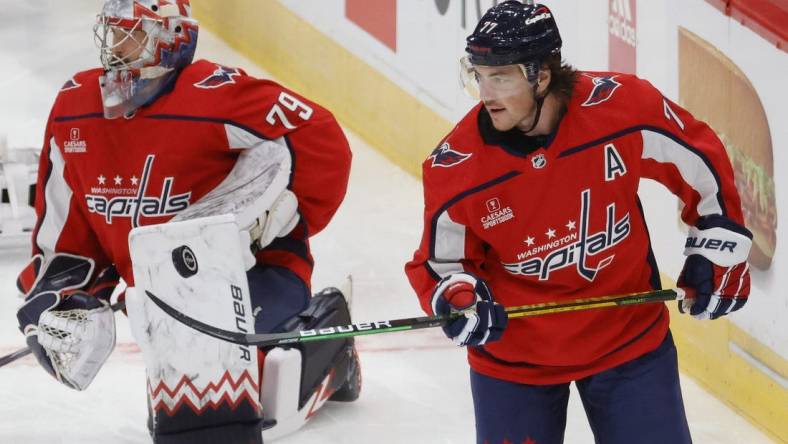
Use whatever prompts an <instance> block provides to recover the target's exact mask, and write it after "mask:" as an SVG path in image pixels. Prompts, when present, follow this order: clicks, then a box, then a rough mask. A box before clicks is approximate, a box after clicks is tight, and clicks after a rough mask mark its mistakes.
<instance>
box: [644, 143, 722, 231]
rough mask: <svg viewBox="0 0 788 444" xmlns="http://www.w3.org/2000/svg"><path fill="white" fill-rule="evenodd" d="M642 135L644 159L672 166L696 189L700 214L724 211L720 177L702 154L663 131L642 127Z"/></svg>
mask: <svg viewBox="0 0 788 444" xmlns="http://www.w3.org/2000/svg"><path fill="white" fill-rule="evenodd" d="M641 135H642V137H643V155H642V157H643V159H653V160H654V161H656V162H659V163H670V164H672V165H675V167H676V169H678V171H679V174H681V178H682V180H684V182H685V183H687V184H688V185H689V186H691V187H692V188H693V189H694V190H695V191H697V192H698V194H699V195H700V197H701V199H700V202H698V207H697V212H698V215H699V216H705V215H709V214H726V213H725V203H724V202H723V199H722V193H721V185H720V179H719V177H718V176H717V173H716V172H715V171H714V169H713V168H712V167H711V165H710V163H709V161H708V159H707V158H706V157H705V156H703V155H702V154H701V153H700V152H699V151H698V150H695V149H692V148H691V147H689V146H687V145H685V144H683V143H680V142H679V141H677V140H676V139H674V138H672V137H668V136H667V135H666V134H664V133H662V132H656V131H650V130H643V131H641Z"/></svg>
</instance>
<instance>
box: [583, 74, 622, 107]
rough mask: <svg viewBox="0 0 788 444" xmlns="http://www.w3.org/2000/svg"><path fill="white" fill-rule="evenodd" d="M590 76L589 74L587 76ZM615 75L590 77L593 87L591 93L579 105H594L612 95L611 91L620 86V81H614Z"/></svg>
mask: <svg viewBox="0 0 788 444" xmlns="http://www.w3.org/2000/svg"><path fill="white" fill-rule="evenodd" d="M589 77H591V76H589ZM615 78H616V76H606V77H591V80H592V81H593V82H594V89H593V90H591V94H589V95H588V98H587V99H586V101H585V102H583V104H582V105H581V106H594V105H599V104H600V103H602V102H605V101H607V100H608V99H610V98H611V97H613V93H614V92H615V91H616V89H618V87H619V86H621V84H620V83H618V82H616V81H615Z"/></svg>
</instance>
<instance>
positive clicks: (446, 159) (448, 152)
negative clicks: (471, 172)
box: [429, 143, 472, 168]
mask: <svg viewBox="0 0 788 444" xmlns="http://www.w3.org/2000/svg"><path fill="white" fill-rule="evenodd" d="M471 155H472V153H471V154H465V153H461V152H459V151H455V150H453V149H451V145H449V144H448V143H443V144H442V145H441V146H439V147H437V148H435V150H433V151H432V154H430V157H429V158H430V159H432V167H433V168H435V167H436V166H438V167H443V168H450V167H453V166H454V165H458V164H460V163H462V162H465V161H466V160H468V158H469V157H471Z"/></svg>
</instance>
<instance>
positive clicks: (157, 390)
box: [126, 216, 262, 444]
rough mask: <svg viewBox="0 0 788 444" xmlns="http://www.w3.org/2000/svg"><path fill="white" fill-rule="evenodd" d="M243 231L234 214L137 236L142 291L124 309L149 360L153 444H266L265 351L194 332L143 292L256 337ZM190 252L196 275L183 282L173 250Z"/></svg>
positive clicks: (135, 256)
mask: <svg viewBox="0 0 788 444" xmlns="http://www.w3.org/2000/svg"><path fill="white" fill-rule="evenodd" d="M238 233H239V230H238V226H237V224H236V223H235V220H234V218H233V217H232V216H216V217H209V218H201V219H195V220H190V221H182V222H171V223H167V224H163V225H152V226H147V227H141V228H137V229H134V230H132V233H131V235H130V241H129V243H130V250H131V256H132V262H133V265H134V278H135V282H134V284H135V289H134V290H132V291H129V290H127V292H126V306H127V309H128V314H129V322H130V323H131V327H132V333H133V334H134V337H135V339H136V340H137V343H138V344H139V346H140V349H141V350H142V354H143V358H144V360H145V367H146V372H147V378H148V397H149V403H150V413H151V432H152V434H153V436H154V441H155V442H158V443H168V444H169V443H181V442H190V443H200V442H243V443H260V442H262V434H261V425H262V413H261V409H260V403H259V396H260V390H259V369H258V357H257V350H256V349H255V348H254V347H247V346H240V345H237V344H231V343H228V342H224V341H220V340H217V339H214V338H211V337H208V336H206V335H202V334H198V333H195V331H194V330H192V329H190V328H189V327H187V326H185V325H182V324H180V323H179V322H178V321H176V320H175V319H173V318H171V317H169V316H168V315H167V314H166V313H164V312H163V311H161V310H160V309H159V308H158V307H157V306H156V305H155V304H154V303H153V301H151V299H150V298H148V297H146V296H145V294H144V292H143V290H147V291H150V292H151V293H153V294H155V295H156V296H158V297H159V298H160V299H162V300H165V301H166V302H167V303H168V304H170V305H171V306H173V307H175V308H176V309H178V310H179V311H182V312H184V313H186V314H188V315H190V316H193V317H195V318H197V319H202V320H205V321H206V322H210V323H211V324H213V325H216V326H219V327H221V328H229V329H232V330H235V331H241V332H245V333H247V332H251V331H252V330H253V328H254V318H253V316H252V306H251V302H250V298H249V289H248V284H247V280H246V270H245V267H244V264H243V261H242V255H241V251H240V249H241V246H240V243H239V242H238V235H239V234H238ZM184 246H185V247H188V249H189V250H190V255H189V257H190V259H189V264H190V265H192V266H193V267H192V269H193V270H196V272H194V273H193V274H191V273H189V274H185V276H184V275H183V274H181V273H179V271H178V269H177V268H176V265H175V263H174V262H175V259H176V257H180V256H178V255H175V257H174V255H173V254H172V253H173V251H175V250H176V249H182V247H184ZM178 251H181V250H178ZM184 251H185V250H184ZM217 436H222V438H221V439H219V440H214V438H216V437H217Z"/></svg>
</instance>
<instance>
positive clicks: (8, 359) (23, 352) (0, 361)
mask: <svg viewBox="0 0 788 444" xmlns="http://www.w3.org/2000/svg"><path fill="white" fill-rule="evenodd" d="M110 308H112V311H113V312H115V311H118V310H123V309H125V308H126V303H125V302H124V301H120V302H115V303H114V304H112V305H110ZM30 353H33V350H30V347H25V348H20V349H19V350H17V351H15V352H13V353H9V354H7V355H5V356H3V357H0V367H2V366H4V365H6V364H10V363H12V362H14V361H16V360H17V359H19V358H24V357H25V356H27V355H29V354H30Z"/></svg>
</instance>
